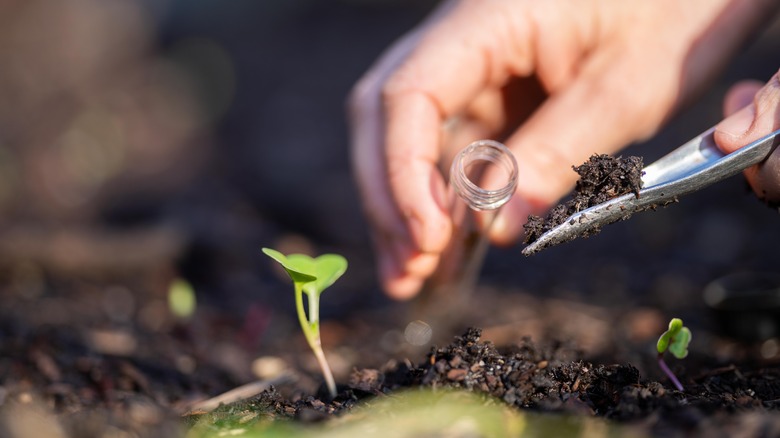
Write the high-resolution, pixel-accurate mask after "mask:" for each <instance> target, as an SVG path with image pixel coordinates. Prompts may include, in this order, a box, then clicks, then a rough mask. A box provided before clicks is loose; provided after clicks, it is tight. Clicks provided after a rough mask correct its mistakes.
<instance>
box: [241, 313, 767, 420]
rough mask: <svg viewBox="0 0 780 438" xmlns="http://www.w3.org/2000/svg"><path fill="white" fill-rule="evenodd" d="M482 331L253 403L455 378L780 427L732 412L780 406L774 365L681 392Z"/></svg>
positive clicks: (580, 404)
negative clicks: (330, 384) (344, 381)
mask: <svg viewBox="0 0 780 438" xmlns="http://www.w3.org/2000/svg"><path fill="white" fill-rule="evenodd" d="M480 336H481V330H479V329H476V328H470V329H468V330H467V331H466V332H465V333H464V334H463V335H462V336H458V337H455V339H454V341H453V342H452V343H451V344H450V345H448V346H446V347H443V348H437V347H433V348H432V349H431V352H430V353H429V354H428V355H427V356H426V357H425V359H424V360H423V361H422V362H421V363H420V364H418V365H413V364H412V363H410V362H409V361H403V362H400V363H391V364H390V365H388V366H387V367H386V368H385V369H383V370H377V369H361V370H355V371H353V373H352V376H351V378H350V381H349V384H348V385H347V386H345V387H342V388H340V389H341V391H340V393H339V395H338V397H336V399H334V400H332V401H327V397H326V396H325V395H324V394H321V396H320V397H315V396H306V397H299V398H298V399H297V400H292V401H291V400H287V399H285V398H284V397H283V396H282V395H281V394H280V393H279V392H277V391H276V390H274V389H271V390H270V391H266V392H264V393H263V394H261V395H260V396H259V397H258V398H257V399H256V400H255V401H253V403H254V404H256V405H258V406H262V407H263V408H264V409H265V410H266V412H268V415H270V416H272V417H275V418H289V419H296V420H300V421H312V420H323V419H326V418H329V417H330V416H332V415H337V414H340V413H344V412H347V411H349V410H350V409H351V408H352V407H354V406H356V405H357V404H358V402H359V401H360V400H362V399H365V398H368V397H374V396H383V395H387V394H390V393H392V392H393V391H395V390H400V389H404V388H415V387H418V388H419V387H422V388H425V387H428V388H441V389H446V388H459V389H466V390H470V391H473V392H475V393H477V394H483V395H485V396H486V400H488V399H491V400H495V399H498V400H503V401H504V402H505V403H507V404H508V405H510V406H512V407H515V408H518V409H530V410H535V411H543V412H558V413H567V414H571V415H580V416H581V415H584V416H593V417H603V418H608V419H611V420H616V421H620V422H638V421H643V422H646V423H647V422H649V423H648V424H646V425H648V426H649V428H650V429H651V430H652V431H653V432H654V433H655V432H659V433H662V432H664V431H670V430H676V431H680V430H688V431H697V432H706V431H708V430H709V431H712V432H719V433H721V432H723V430H719V428H727V427H737V428H739V429H740V430H742V431H745V430H747V429H751V428H754V427H755V428H759V429H761V428H764V429H762V430H778V431H780V418H778V416H777V415H774V416H773V415H771V413H769V415H766V416H752V417H750V418H749V419H748V420H746V419H745V418H743V417H739V416H738V415H737V414H738V413H739V412H745V411H747V410H750V409H754V410H758V411H760V412H764V413H767V411H776V410H778V408H780V404H778V402H777V400H778V398H779V397H780V369H771V368H764V369H762V370H761V371H758V372H751V371H749V370H741V369H739V368H737V367H735V366H732V367H726V368H721V369H715V370H711V371H708V372H705V373H702V374H699V375H698V376H694V377H689V376H687V375H685V374H681V375H680V377H681V378H682V381H683V382H685V385H686V387H685V391H682V392H681V391H677V390H675V389H673V388H671V386H669V387H665V386H664V385H662V384H661V383H659V382H654V381H646V380H644V379H642V378H641V376H640V374H639V371H638V370H637V368H635V367H634V366H632V365H630V364H616V365H594V364H591V363H588V362H585V361H583V360H582V359H581V353H580V352H579V351H577V350H576V349H575V348H574V347H573V346H572V345H569V344H566V343H560V342H552V343H547V344H544V345H542V344H537V343H534V342H532V341H531V340H530V339H528V338H524V339H522V340H520V342H519V343H518V344H517V345H513V346H509V347H504V348H497V347H496V346H494V345H493V344H492V343H491V342H489V341H481V340H480ZM487 396H489V397H487ZM745 428H747V429H745ZM766 428H769V429H766ZM775 428H776V429H775Z"/></svg>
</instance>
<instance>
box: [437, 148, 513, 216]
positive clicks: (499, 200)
mask: <svg viewBox="0 0 780 438" xmlns="http://www.w3.org/2000/svg"><path fill="white" fill-rule="evenodd" d="M479 161H481V162H485V163H489V164H492V165H497V166H501V167H502V168H503V170H504V171H505V173H506V175H507V181H506V183H505V184H504V185H502V186H501V187H499V188H497V189H485V188H482V187H480V186H479V185H478V184H477V183H476V182H474V181H472V180H471V179H469V177H468V175H467V173H466V171H467V168H468V166H469V165H470V164H472V163H474V162H479ZM450 184H451V185H452V187H453V188H454V189H455V192H456V193H457V194H458V196H460V197H461V199H463V200H464V201H465V202H466V204H468V206H469V207H470V208H471V209H473V210H495V209H497V208H499V207H501V206H502V205H504V204H506V203H507V201H509V199H510V198H511V197H512V195H513V194H514V192H515V188H516V187H517V160H516V159H515V156H514V154H512V151H510V150H509V148H507V147H506V146H504V145H503V144H502V143H499V142H497V141H495V140H478V141H475V142H473V143H471V144H469V145H468V146H466V147H465V148H464V149H463V150H462V151H460V152H459V153H458V155H456V156H455V159H454V160H453V161H452V167H451V168H450Z"/></svg>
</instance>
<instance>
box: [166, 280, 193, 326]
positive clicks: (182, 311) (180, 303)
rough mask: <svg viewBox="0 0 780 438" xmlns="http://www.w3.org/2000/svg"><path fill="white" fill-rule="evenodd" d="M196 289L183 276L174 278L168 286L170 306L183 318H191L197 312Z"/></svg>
mask: <svg viewBox="0 0 780 438" xmlns="http://www.w3.org/2000/svg"><path fill="white" fill-rule="evenodd" d="M195 306H196V299H195V289H193V288H192V285H191V284H190V283H189V282H187V281H186V280H183V279H181V278H177V279H176V280H174V281H173V282H172V283H171V285H170V287H169V288H168V308H169V309H171V313H173V314H174V315H176V316H177V317H178V318H181V319H189V317H191V316H192V314H193V313H195Z"/></svg>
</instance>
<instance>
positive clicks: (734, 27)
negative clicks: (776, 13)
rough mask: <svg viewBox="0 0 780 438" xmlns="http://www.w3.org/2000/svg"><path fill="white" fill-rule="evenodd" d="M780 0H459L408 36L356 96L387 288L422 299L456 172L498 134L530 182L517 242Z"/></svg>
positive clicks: (497, 237) (359, 159) (357, 162)
mask: <svg viewBox="0 0 780 438" xmlns="http://www.w3.org/2000/svg"><path fill="white" fill-rule="evenodd" d="M774 3H775V2H773V1H768V0H764V1H758V2H739V1H734V0H717V1H714V0H695V1H687V2H680V1H677V0H657V1H653V2H645V1H625V0H611V1H609V0H579V1H573V0H549V1H545V2H537V1H522V0H517V1H511V2H509V1H504V0H486V1H476V0H462V1H448V2H445V3H443V4H442V5H441V7H440V8H439V9H438V10H437V11H436V12H435V13H434V14H432V15H431V16H430V17H429V18H428V19H427V20H426V21H425V22H424V23H422V24H421V25H420V26H419V27H418V28H417V29H415V30H413V31H412V32H411V33H409V34H407V35H406V36H405V37H403V38H402V39H401V40H399V41H398V42H397V43H396V44H395V45H394V46H393V47H391V49H390V50H389V51H388V52H387V53H386V54H385V55H384V56H382V57H381V58H380V59H379V61H378V62H377V63H376V64H375V65H374V66H373V67H372V69H371V70H370V71H369V72H368V73H367V74H366V75H365V76H364V77H363V78H362V79H361V80H360V82H359V83H358V84H357V85H356V87H355V88H354V90H353V92H352V95H351V96H350V112H351V114H350V118H351V124H352V163H353V167H354V171H355V174H356V176H357V181H358V184H359V187H360V190H361V196H362V198H363V202H364V207H365V210H366V213H367V215H368V218H369V221H370V222H371V224H372V226H373V231H374V236H373V237H374V243H375V245H376V249H377V255H378V262H379V270H380V276H381V280H382V284H383V286H384V288H385V289H386V291H387V292H388V294H389V295H391V296H393V297H395V298H408V297H410V296H413V295H414V294H415V293H416V292H417V291H418V290H419V289H420V287H421V285H422V283H423V281H424V280H425V278H427V277H428V276H429V275H430V274H431V273H432V272H433V271H434V269H435V268H436V266H437V263H438V261H439V257H440V254H441V252H442V251H443V250H444V248H445V247H446V246H447V244H448V242H449V238H450V236H451V230H452V220H451V218H450V217H449V213H448V212H449V208H448V205H446V204H447V200H446V196H445V193H446V190H445V186H446V184H445V180H444V177H443V175H442V173H441V172H440V170H439V169H440V165H444V167H446V166H447V165H448V159H450V158H451V157H452V156H453V155H454V153H455V152H457V150H453V147H455V148H462V147H464V146H465V145H467V144H468V143H470V142H471V141H473V140H476V139H478V138H498V139H500V140H503V141H504V142H505V143H506V144H507V146H508V147H509V148H510V149H512V151H513V153H514V154H515V156H516V158H517V161H518V165H519V177H518V187H517V192H516V194H515V196H514V198H513V199H512V200H511V201H510V202H509V203H508V204H507V205H505V206H504V207H503V208H502V210H501V213H500V214H499V216H498V218H497V219H496V221H495V222H494V223H493V226H492V227H491V228H490V237H491V240H492V241H493V242H494V243H499V244H508V243H511V242H514V241H515V240H516V239H517V238H518V237H519V236H520V234H521V233H522V225H523V223H524V222H525V218H526V216H527V215H528V214H529V213H541V211H542V210H544V209H546V208H548V207H549V206H550V205H552V204H554V203H555V202H557V200H558V199H559V198H560V197H561V196H562V195H564V194H565V193H567V192H568V191H569V190H570V189H571V187H572V185H573V183H574V180H575V179H576V174H575V173H574V172H572V171H571V166H572V165H573V164H577V163H580V162H582V161H584V160H585V159H586V158H587V157H588V156H590V155H591V154H593V153H597V152H598V153H612V152H615V151H616V150H618V149H619V148H621V147H623V146H625V145H626V144H628V143H631V142H633V141H636V140H638V139H642V138H645V137H648V136H649V135H651V134H652V133H653V132H654V131H655V130H656V129H657V128H658V127H659V126H660V124H661V123H662V122H663V121H664V120H665V119H667V118H668V117H669V116H670V114H671V113H672V111H673V110H674V109H675V108H676V107H677V106H678V105H679V104H680V103H681V102H683V101H685V100H686V99H687V98H689V97H690V96H691V95H692V94H694V93H695V92H696V91H697V89H699V88H701V86H702V85H704V84H706V82H708V80H709V79H711V77H712V75H714V73H715V72H716V71H717V70H718V69H719V67H722V65H723V64H725V62H726V60H727V58H728V56H729V55H730V54H732V53H733V52H734V51H735V50H737V48H739V47H740V46H741V44H742V42H743V41H744V39H745V38H746V37H747V36H748V35H749V34H750V33H751V31H752V29H755V28H756V27H757V24H758V23H759V22H761V21H762V20H765V19H767V18H768V17H769V16H770V15H769V14H768V11H769V9H771V8H773V7H775V5H774Z"/></svg>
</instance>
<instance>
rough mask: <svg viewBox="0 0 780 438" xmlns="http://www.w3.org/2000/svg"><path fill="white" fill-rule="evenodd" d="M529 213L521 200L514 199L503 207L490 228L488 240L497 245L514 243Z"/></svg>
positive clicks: (528, 206) (525, 203)
mask: <svg viewBox="0 0 780 438" xmlns="http://www.w3.org/2000/svg"><path fill="white" fill-rule="evenodd" d="M530 211H531V208H530V205H529V204H528V203H527V202H525V200H523V199H522V198H519V197H515V198H513V199H512V200H510V201H509V202H508V203H507V204H506V205H504V206H503V207H502V208H501V210H500V211H499V212H498V216H496V219H495V220H494V221H493V224H492V225H491V226H490V230H488V233H489V235H490V239H491V240H492V241H493V242H494V243H496V244H498V245H509V244H512V243H514V242H515V241H516V240H517V239H518V238H519V237H520V235H521V234H522V232H523V224H524V223H525V217H526V216H527V215H528V213H529V212H530Z"/></svg>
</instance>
